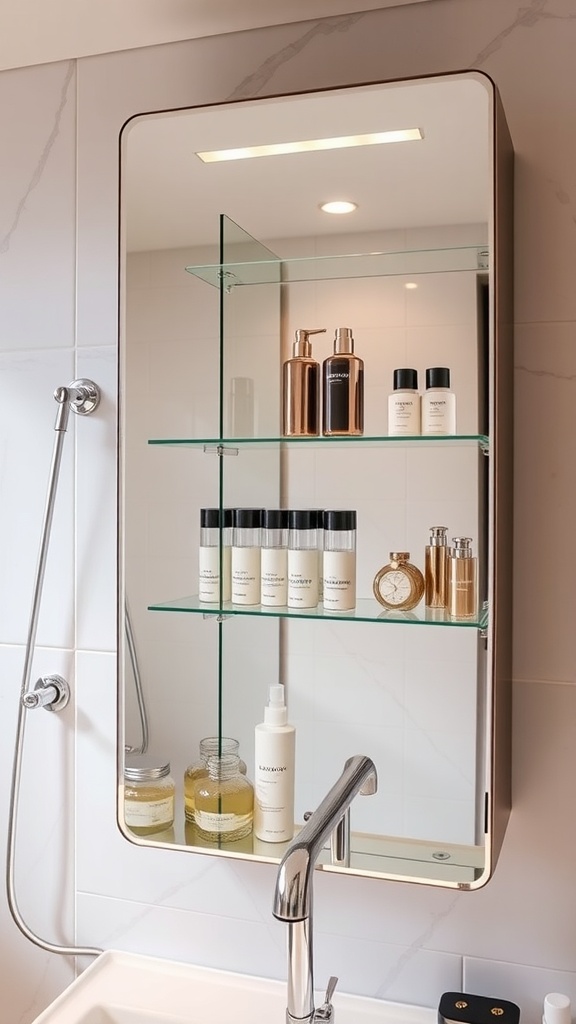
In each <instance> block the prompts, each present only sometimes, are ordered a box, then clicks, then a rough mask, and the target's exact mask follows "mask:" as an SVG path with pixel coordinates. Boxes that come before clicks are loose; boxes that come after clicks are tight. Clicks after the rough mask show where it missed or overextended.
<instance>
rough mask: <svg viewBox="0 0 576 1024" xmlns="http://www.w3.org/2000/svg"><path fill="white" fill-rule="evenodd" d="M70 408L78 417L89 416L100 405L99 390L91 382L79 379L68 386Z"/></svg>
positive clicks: (82, 378) (84, 378)
mask: <svg viewBox="0 0 576 1024" xmlns="http://www.w3.org/2000/svg"><path fill="white" fill-rule="evenodd" d="M68 394H69V402H70V408H71V409H72V412H75V413H76V414H77V415H78V416H89V414H90V413H91V412H94V409H97V408H98V406H99V404H100V397H101V395H100V388H99V387H98V385H97V384H95V383H94V381H93V380H88V379H87V378H86V377H80V378H79V379H78V380H73V381H72V383H71V384H69V385H68Z"/></svg>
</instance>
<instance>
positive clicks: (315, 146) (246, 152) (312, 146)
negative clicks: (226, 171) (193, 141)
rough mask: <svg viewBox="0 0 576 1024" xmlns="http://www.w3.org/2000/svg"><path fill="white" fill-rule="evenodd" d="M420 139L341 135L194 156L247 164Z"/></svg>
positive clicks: (399, 133) (411, 133) (406, 131)
mask: <svg viewBox="0 0 576 1024" xmlns="http://www.w3.org/2000/svg"><path fill="white" fill-rule="evenodd" d="M423 138H424V136H423V134H422V131H421V129H420V128H402V129H398V130H396V131H390V132H376V133H372V134H370V135H342V136H339V137H337V138H334V139H305V140H303V141H302V142H276V143H273V144H272V145H269V146H246V147H243V148H240V149H215V150H212V151H207V152H204V153H197V154H196V156H199V157H200V159H201V160H202V161H203V162H204V163H206V164H209V163H217V162H219V161H223V160H250V159H252V158H253V157H258V156H281V155H284V154H285V153H310V152H313V151H314V150H321V149H349V148H350V147H352V146H380V145H382V144H383V143H385V142H416V141H419V140H420V139H423Z"/></svg>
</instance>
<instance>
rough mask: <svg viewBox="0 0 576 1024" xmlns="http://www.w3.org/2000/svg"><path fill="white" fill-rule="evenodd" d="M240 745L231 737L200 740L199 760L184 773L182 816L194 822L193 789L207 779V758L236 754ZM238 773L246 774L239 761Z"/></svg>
mask: <svg viewBox="0 0 576 1024" xmlns="http://www.w3.org/2000/svg"><path fill="white" fill-rule="evenodd" d="M239 746H240V744H239V743H238V740H235V739H233V738H232V737H231V736H221V737H220V738H219V737H218V736H206V737H205V738H204V739H203V740H200V758H199V760H198V761H194V763H193V764H189V765H188V767H187V769H186V771H185V772H184V815H185V817H186V821H191V822H194V820H195V818H194V787H195V785H196V783H197V782H198V781H199V779H206V778H208V767H207V766H208V758H209V757H217V756H219V755H220V754H237V753H238V749H239ZM240 772H241V774H242V775H245V774H246V765H245V764H244V761H242V760H240Z"/></svg>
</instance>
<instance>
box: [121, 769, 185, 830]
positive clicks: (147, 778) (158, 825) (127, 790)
mask: <svg viewBox="0 0 576 1024" xmlns="http://www.w3.org/2000/svg"><path fill="white" fill-rule="evenodd" d="M174 790H175V786H174V779H173V778H172V776H171V775H170V762H169V761H166V762H164V761H162V760H160V759H158V758H154V757H151V756H150V755H149V754H129V755H127V757H126V762H125V764H124V822H125V824H126V825H127V826H128V828H129V829H130V831H131V832H134V834H135V835H137V836H150V835H153V833H154V832H164V831H165V830H166V829H168V828H171V826H172V825H173V824H174Z"/></svg>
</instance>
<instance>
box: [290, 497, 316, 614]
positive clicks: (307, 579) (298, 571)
mask: <svg viewBox="0 0 576 1024" xmlns="http://www.w3.org/2000/svg"><path fill="white" fill-rule="evenodd" d="M319 561H320V560H319V557H318V511H317V509H312V508H309V509H297V510H294V509H290V511H289V513H288V602H287V603H288V607H289V608H316V606H317V604H318V567H319Z"/></svg>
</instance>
